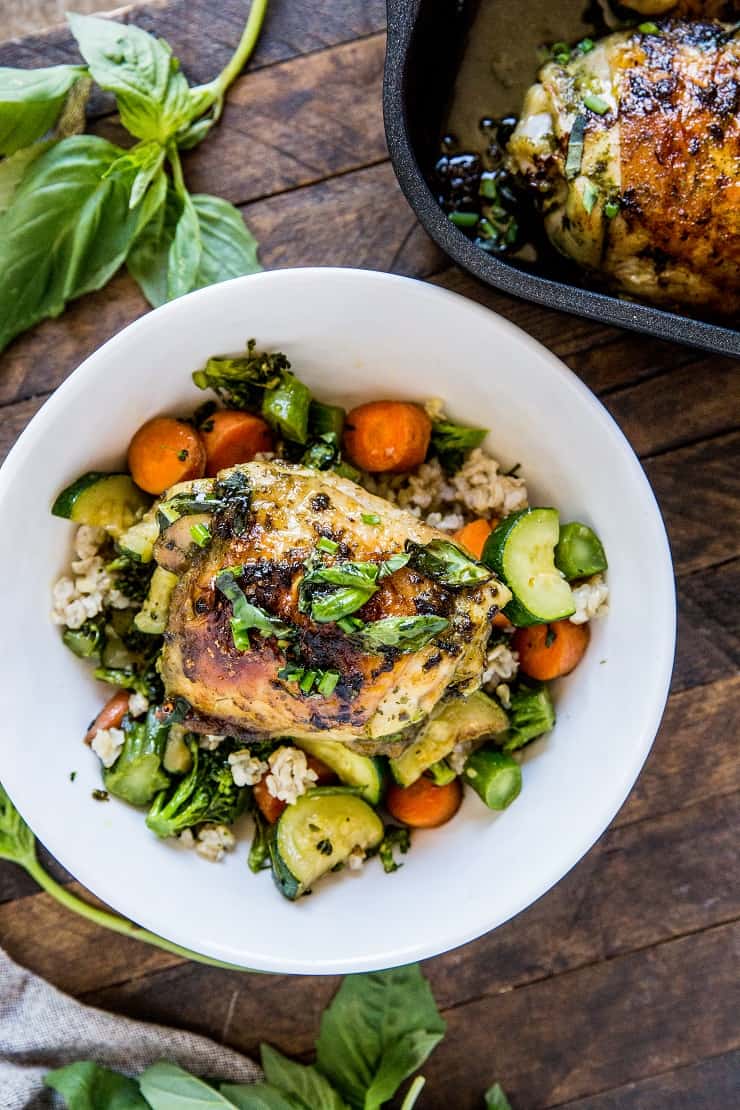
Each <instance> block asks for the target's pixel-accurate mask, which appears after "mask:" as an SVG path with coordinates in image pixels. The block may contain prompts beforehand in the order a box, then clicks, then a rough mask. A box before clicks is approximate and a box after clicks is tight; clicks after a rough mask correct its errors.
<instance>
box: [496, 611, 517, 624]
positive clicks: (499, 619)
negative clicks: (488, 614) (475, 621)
mask: <svg viewBox="0 0 740 1110" xmlns="http://www.w3.org/2000/svg"><path fill="white" fill-rule="evenodd" d="M491 624H492V625H493V626H494V628H513V627H514V626H513V625H512V623H511V621H510V620H509V618H508V617H507V616H506V615H505V613H503V612H498V613H496V615H495V617H494V618H493V620H492V621H491Z"/></svg>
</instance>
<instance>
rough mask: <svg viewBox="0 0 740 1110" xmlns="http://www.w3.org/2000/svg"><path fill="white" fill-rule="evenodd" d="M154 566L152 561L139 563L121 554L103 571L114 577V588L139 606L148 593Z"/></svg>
mask: <svg viewBox="0 0 740 1110" xmlns="http://www.w3.org/2000/svg"><path fill="white" fill-rule="evenodd" d="M156 565H157V564H156V563H155V562H154V561H150V562H148V563H141V562H139V561H138V560H137V559H132V558H131V556H130V555H125V554H121V555H117V556H116V558H115V559H114V560H113V562H112V563H108V565H107V567H106V568H105V569H106V570H107V571H108V573H109V574H112V575H113V576H114V577H115V582H116V588H117V589H119V590H120V591H121V593H122V594H125V595H126V597H128V598H130V599H131V601H136V602H138V603H139V604H141V603H142V602H143V601H144V598H145V597H146V595H147V593H148V592H149V583H150V581H151V577H152V575H153V574H154V568H155V567H156Z"/></svg>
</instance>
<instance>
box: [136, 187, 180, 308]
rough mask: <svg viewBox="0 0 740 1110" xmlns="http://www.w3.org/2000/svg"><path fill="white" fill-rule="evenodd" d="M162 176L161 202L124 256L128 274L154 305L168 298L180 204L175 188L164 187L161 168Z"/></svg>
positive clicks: (154, 306)
mask: <svg viewBox="0 0 740 1110" xmlns="http://www.w3.org/2000/svg"><path fill="white" fill-rule="evenodd" d="M161 177H162V179H163V181H164V194H165V195H164V196H163V198H162V203H161V204H160V205H159V206H158V207H157V208H156V209H155V210H154V211H153V213H152V217H151V219H150V220H148V221H147V222H146V223H145V224H144V227H143V229H142V231H141V233H140V234H139V235H138V236H137V238H136V242H135V243H134V245H133V247H132V248H131V251H130V252H129V255H128V258H127V259H126V266H127V267H128V271H129V273H130V274H131V277H132V278H133V279H134V281H136V282H138V284H139V286H140V287H141V291H142V293H143V294H144V296H145V297H146V299H147V300H148V301H149V304H150V305H151V306H152V307H153V308H158V307H159V305H161V304H166V302H167V263H168V260H169V253H170V247H171V246H172V240H173V239H174V238H175V229H176V227H177V221H178V220H179V218H180V212H181V207H182V206H181V204H180V201H179V199H178V196H177V194H176V193H175V190H174V189H168V188H167V175H166V174H165V173H164V171H162V173H161ZM157 180H158V179H157Z"/></svg>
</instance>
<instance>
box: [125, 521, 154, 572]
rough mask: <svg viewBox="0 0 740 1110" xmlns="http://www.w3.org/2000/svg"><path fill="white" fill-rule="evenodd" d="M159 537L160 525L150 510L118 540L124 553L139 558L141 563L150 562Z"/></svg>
mask: <svg viewBox="0 0 740 1110" xmlns="http://www.w3.org/2000/svg"><path fill="white" fill-rule="evenodd" d="M158 537H159V525H158V524H157V520H156V517H155V515H154V513H153V512H152V511H151V510H150V511H149V512H148V513H146V514H145V515H144V517H143V518H142V519H141V520H140V521H138V522H137V523H136V524H132V525H131V527H130V528H127V529H126V531H125V532H124V533H123V535H122V536H121V538H120V539H119V540H118V547H119V550H120V551H122V552H123V553H124V555H128V556H130V558H132V559H137V560H138V561H139V562H140V563H150V562H151V561H152V557H153V554H154V544H155V543H156V541H157V538H158Z"/></svg>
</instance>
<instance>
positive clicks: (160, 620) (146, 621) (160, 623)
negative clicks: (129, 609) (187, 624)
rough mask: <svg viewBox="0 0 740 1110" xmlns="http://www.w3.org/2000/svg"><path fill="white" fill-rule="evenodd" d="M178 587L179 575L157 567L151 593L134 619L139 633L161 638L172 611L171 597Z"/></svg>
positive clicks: (150, 584)
mask: <svg viewBox="0 0 740 1110" xmlns="http://www.w3.org/2000/svg"><path fill="white" fill-rule="evenodd" d="M176 585H177V575H176V574H172V572H171V571H169V570H165V569H164V567H157V569H156V570H155V571H154V574H153V575H152V580H151V582H150V583H149V593H148V594H147V595H146V600H145V601H144V604H143V605H142V607H141V609H140V610H139V612H138V613H137V614H136V616H135V617H134V625H135V626H136V628H137V629H138V630H139V632H148V633H150V634H151V635H153V636H160V635H161V634H162V633H163V632H164V630H165V628H166V627H167V615H168V613H169V610H170V597H171V596H172V591H173V590H174V588H175V586H176Z"/></svg>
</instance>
